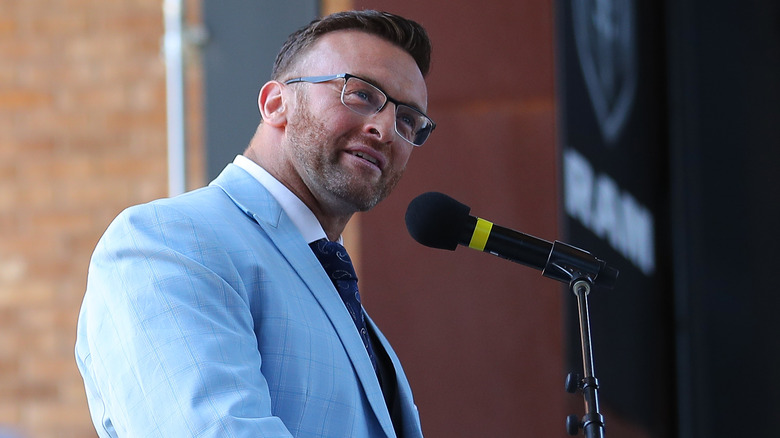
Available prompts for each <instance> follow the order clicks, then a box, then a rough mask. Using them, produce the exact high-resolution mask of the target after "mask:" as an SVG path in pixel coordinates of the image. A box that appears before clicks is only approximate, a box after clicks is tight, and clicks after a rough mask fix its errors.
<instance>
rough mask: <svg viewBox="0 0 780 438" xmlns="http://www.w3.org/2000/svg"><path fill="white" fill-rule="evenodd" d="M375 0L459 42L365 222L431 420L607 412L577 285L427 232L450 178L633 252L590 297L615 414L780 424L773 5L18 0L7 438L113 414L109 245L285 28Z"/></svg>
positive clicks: (354, 246) (518, 429) (9, 110)
mask: <svg viewBox="0 0 780 438" xmlns="http://www.w3.org/2000/svg"><path fill="white" fill-rule="evenodd" d="M351 8H357V9H362V8H373V9H383V10H388V11H390V12H394V13H398V14H401V15H404V16H407V17H409V18H412V19H414V20H416V21H418V22H420V23H421V24H423V25H424V26H425V27H426V28H427V29H428V31H429V33H430V36H431V38H432V40H433V44H434V55H433V56H434V58H433V64H432V70H431V73H430V75H429V77H428V87H429V111H428V114H429V115H430V116H431V117H432V118H433V119H434V120H435V121H436V122H437V125H438V127H437V129H436V132H435V133H434V135H433V136H432V138H431V140H430V141H429V142H428V143H426V144H425V146H424V147H422V148H419V149H416V150H415V151H414V154H413V156H412V158H411V160H410V163H409V166H408V169H407V174H406V176H405V178H404V179H403V180H402V181H401V183H400V184H399V186H398V188H397V190H396V191H395V192H394V193H393V194H392V195H391V196H390V197H389V198H388V199H387V200H386V201H385V202H384V203H382V204H380V206H378V207H377V208H376V209H374V210H373V211H371V212H369V213H366V214H363V215H360V216H359V217H356V218H355V220H354V221H353V223H352V224H351V225H350V228H349V230H348V232H347V233H346V234H347V235H346V236H345V238H346V240H347V244H348V246H349V247H350V252H351V253H354V255H355V256H354V257H353V258H356V259H357V261H358V267H359V275H360V277H361V293H362V294H363V295H364V297H365V305H366V307H367V309H368V311H369V312H370V313H371V315H372V317H373V318H374V320H376V321H377V323H378V324H379V325H380V327H382V329H383V331H384V333H385V334H386V335H387V337H388V338H389V339H390V341H391V342H392V343H393V345H394V348H395V349H396V351H397V352H398V354H399V356H400V357H401V359H402V361H403V363H404V366H405V370H406V372H407V375H408V376H409V379H410V382H411V384H412V388H413V389H414V391H415V398H416V402H417V404H418V407H419V409H420V413H421V417H422V425H423V430H424V432H425V434H426V436H427V437H434V438H438V437H447V438H449V437H481V436H509V437H565V436H567V434H566V432H565V428H564V419H565V417H566V416H567V415H569V414H575V415H577V416H582V415H583V413H584V407H583V399H582V396H581V394H568V393H566V392H565V391H564V385H563V382H564V378H565V376H566V374H567V373H568V372H570V371H575V372H578V371H581V367H582V361H581V356H580V350H579V348H580V344H579V335H578V320H577V313H576V301H575V298H574V297H573V295H571V294H570V293H569V292H568V291H567V290H566V288H565V285H563V284H561V283H557V282H554V281H553V280H550V279H546V278H544V277H541V275H540V273H539V272H537V271H535V270H532V269H530V268H527V267H525V266H521V265H518V264H513V263H511V262H508V261H506V260H501V259H498V258H496V257H493V256H490V255H487V254H480V253H478V252H476V251H473V250H470V249H468V248H459V249H458V250H456V251H455V252H448V251H441V250H435V249H430V248H425V247H422V246H420V245H419V244H417V243H416V242H414V241H413V240H412V239H411V237H409V236H408V233H407V231H406V228H405V225H404V220H403V219H404V212H405V210H406V207H407V205H408V204H409V202H410V201H411V200H412V199H413V198H414V197H415V196H417V195H419V194H421V193H423V192H426V191H440V192H444V193H446V194H448V195H450V196H452V197H454V198H456V199H458V200H459V201H461V202H463V203H465V204H467V205H469V206H470V207H471V208H472V210H471V213H472V214H473V215H476V216H480V217H484V218H486V219H488V220H491V221H493V222H495V223H496V224H499V225H503V226H506V227H510V228H514V229H517V230H520V231H522V232H525V233H528V234H532V235H534V236H537V237H540V238H543V239H546V240H550V241H552V240H562V241H566V242H568V243H571V244H574V245H576V246H579V247H582V248H584V249H586V250H588V251H590V252H592V253H594V255H596V256H598V257H599V258H602V259H604V260H606V261H607V262H608V263H609V264H611V265H613V266H615V267H617V268H618V269H620V271H621V274H620V278H619V280H618V283H617V285H616V287H615V288H614V289H612V290H609V289H605V290H602V289H598V288H597V289H595V290H594V291H593V292H592V293H591V294H590V297H589V299H590V312H591V314H590V316H591V328H592V337H593V339H592V340H593V352H594V358H595V374H596V376H597V377H598V378H599V381H600V383H601V389H600V392H599V395H600V398H601V408H602V409H601V411H602V414H603V415H604V416H605V418H606V424H607V426H606V436H610V437H631V438H633V437H636V438H644V437H680V438H694V437H695V438H698V437H713V436H755V437H764V436H766V437H768V436H776V430H777V425H776V424H775V423H776V421H777V420H776V418H777V414H778V413H780V381H779V380H778V379H775V378H774V377H773V376H774V373H775V372H776V370H777V369H780V346H778V341H777V340H776V338H777V336H778V334H780V333H778V329H777V327H776V325H775V324H774V321H775V320H776V312H777V309H779V308H780V306H778V305H779V304H780V299H779V298H778V294H777V293H776V290H777V286H776V285H775V282H774V281H773V280H774V273H775V272H777V262H778V261H780V260H778V259H779V257H778V256H777V250H776V248H779V247H780V239H779V237H780V231H778V225H777V224H779V223H780V202H778V201H780V199H778V195H777V193H776V191H777V187H780V176H779V175H780V172H778V171H779V170H780V168H779V166H780V152H779V151H780V128H779V126H780V81H778V78H780V4H778V3H777V2H776V1H774V0H751V1H746V2H739V3H737V2H728V1H725V0H715V1H704V0H677V1H672V0H668V1H664V2H653V1H645V0H591V1H588V0H555V1H531V0H513V1H509V0H502V1H499V0H494V1H490V0H488V1H481V2H470V1H463V0H446V1H445V0H429V1H425V2H420V1H416V0H394V1H390V0H290V1H286V2H279V1H272V0H256V1H249V0H242V1H239V0H227V1H213V0H181V1H172V0H167V1H163V0H117V1H109V2H107V1H97V0H2V1H0V436H3V437H5V436H9V437H12V436H13V437H29V438H46V437H94V436H96V434H95V432H94V429H93V427H92V424H91V421H90V418H89V414H88V410H87V406H86V397H85V395H84V390H83V384H82V381H81V378H80V376H79V374H78V371H77V369H76V366H75V362H74V359H73V345H74V342H75V327H76V319H77V316H78V310H79V306H80V303H81V299H82V296H83V292H84V287H85V283H86V274H87V266H88V263H89V257H90V255H91V252H92V250H93V248H94V246H95V244H96V242H97V240H98V239H99V237H100V235H101V234H102V232H103V231H104V230H105V228H106V227H107V226H108V224H109V222H110V221H111V220H112V219H113V218H114V217H115V216H116V215H117V214H118V213H119V212H120V211H121V210H122V209H124V208H126V207H128V206H130V205H133V204H137V203H142V202H147V201H150V200H152V199H156V198H160V197H165V196H169V195H171V194H177V193H180V192H181V191H183V190H189V189H193V188H197V187H200V186H203V185H205V184H207V183H208V181H210V179H212V178H213V177H214V176H216V174H217V173H218V172H219V170H221V169H222V167H224V166H225V164H226V163H228V162H229V161H231V160H232V159H233V157H234V156H235V155H236V154H238V153H241V151H243V149H244V147H245V146H246V144H247V143H248V141H249V139H250V137H251V135H252V133H253V132H254V129H255V127H256V125H257V123H258V121H259V114H258V111H257V108H256V98H257V92H258V90H259V89H260V87H261V85H262V84H263V83H264V82H265V81H266V80H267V78H268V76H269V74H270V70H271V64H272V62H273V58H274V56H275V55H276V51H277V50H278V47H279V46H280V44H281V43H282V41H283V40H284V39H285V38H286V36H287V35H288V34H289V33H291V32H292V31H293V30H295V29H297V28H298V27H300V26H302V25H305V24H306V23H308V22H309V21H310V20H311V19H313V18H315V17H317V16H319V15H321V14H326V13H330V12H334V11H338V10H345V9H351Z"/></svg>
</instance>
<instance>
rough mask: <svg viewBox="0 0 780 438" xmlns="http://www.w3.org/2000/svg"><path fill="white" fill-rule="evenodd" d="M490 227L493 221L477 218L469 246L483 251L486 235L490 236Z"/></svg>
mask: <svg viewBox="0 0 780 438" xmlns="http://www.w3.org/2000/svg"><path fill="white" fill-rule="evenodd" d="M492 229H493V222H489V221H486V220H485V219H482V218H477V225H476V226H475V227H474V234H472V235H471V242H469V248H472V249H477V250H480V251H484V250H485V245H486V244H487V241H488V237H489V236H490V230H492Z"/></svg>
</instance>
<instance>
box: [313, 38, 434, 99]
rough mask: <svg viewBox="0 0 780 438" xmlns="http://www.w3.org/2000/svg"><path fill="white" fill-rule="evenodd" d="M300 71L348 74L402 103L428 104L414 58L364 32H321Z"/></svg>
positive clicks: (423, 84) (383, 40) (389, 43)
mask: <svg viewBox="0 0 780 438" xmlns="http://www.w3.org/2000/svg"><path fill="white" fill-rule="evenodd" d="M299 73H300V74H301V75H304V76H317V75H330V74H336V73H350V74H353V75H356V76H360V77H361V78H364V79H366V80H369V81H371V82H373V83H374V84H376V85H377V86H379V87H380V88H382V89H383V90H385V92H387V93H388V94H389V95H391V96H392V97H394V98H396V99H398V100H400V101H402V102H407V103H410V104H414V105H415V106H417V107H419V108H423V109H425V108H426V107H427V99H428V94H427V88H426V86H425V80H424V78H423V76H422V73H420V69H419V68H418V67H417V64H416V63H415V61H414V58H412V56H411V55H409V54H408V53H406V51H404V49H402V48H400V47H398V46H396V45H395V44H393V43H391V42H389V41H387V40H385V39H383V38H381V37H379V36H376V35H372V34H368V33H365V32H361V31H356V30H344V31H336V32H331V33H328V34H326V35H323V36H322V37H321V38H320V39H319V40H318V41H317V42H316V43H315V44H314V45H313V46H312V47H311V49H309V51H308V52H307V53H306V55H304V59H303V60H302V63H301V71H300V72H299Z"/></svg>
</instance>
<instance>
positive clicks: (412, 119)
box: [395, 107, 418, 133]
mask: <svg viewBox="0 0 780 438" xmlns="http://www.w3.org/2000/svg"><path fill="white" fill-rule="evenodd" d="M417 121H418V119H417V116H416V115H415V114H414V113H413V112H411V111H408V110H405V108H404V107H399V108H398V111H397V112H396V117H395V122H396V125H397V126H398V129H403V130H404V131H406V132H409V133H412V132H415V131H416V130H417V129H418V126H417V125H418V123H417Z"/></svg>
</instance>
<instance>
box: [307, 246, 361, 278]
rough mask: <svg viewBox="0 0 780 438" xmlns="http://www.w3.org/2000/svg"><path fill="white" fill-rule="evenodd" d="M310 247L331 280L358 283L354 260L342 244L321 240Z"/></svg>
mask: <svg viewBox="0 0 780 438" xmlns="http://www.w3.org/2000/svg"><path fill="white" fill-rule="evenodd" d="M309 246H311V249H312V251H313V252H314V255H316V256H317V259H318V260H319V261H320V264H321V265H322V267H323V268H324V269H325V272H327V273H328V276H330V278H331V280H334V281H339V280H341V281H349V280H354V281H357V275H356V274H355V267H354V266H353V265H352V259H350V258H349V254H347V250H346V248H344V247H343V246H341V244H339V243H338V242H331V241H330V240H328V239H320V240H317V241H314V242H312V243H310V244H309Z"/></svg>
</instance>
